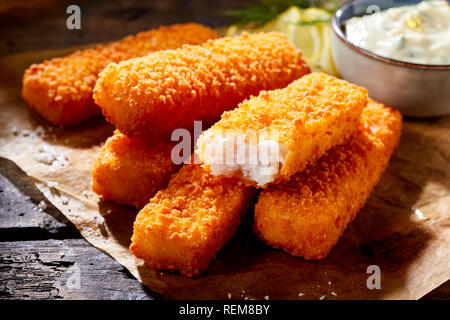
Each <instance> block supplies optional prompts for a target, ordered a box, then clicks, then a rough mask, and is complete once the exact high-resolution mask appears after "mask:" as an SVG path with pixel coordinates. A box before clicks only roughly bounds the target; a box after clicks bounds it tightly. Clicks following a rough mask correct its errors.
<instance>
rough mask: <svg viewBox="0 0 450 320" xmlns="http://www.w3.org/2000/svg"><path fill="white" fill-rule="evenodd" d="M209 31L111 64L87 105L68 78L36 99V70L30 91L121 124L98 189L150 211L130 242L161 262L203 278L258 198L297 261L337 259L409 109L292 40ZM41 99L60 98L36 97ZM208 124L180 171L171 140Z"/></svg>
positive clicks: (267, 229)
mask: <svg viewBox="0 0 450 320" xmlns="http://www.w3.org/2000/svg"><path fill="white" fill-rule="evenodd" d="M185 27H186V28H191V27H193V26H192V25H190V26H185ZM195 27H196V28H204V30H203V31H204V32H203V33H202V32H200V33H194V32H192V33H187V34H186V37H185V38H184V41H185V42H186V44H184V45H183V46H181V45H178V46H176V45H170V47H166V46H161V47H160V48H159V49H161V50H159V51H156V50H157V49H156V48H155V46H154V47H153V49H152V50H151V51H154V52H151V53H146V54H145V55H144V54H136V55H135V56H138V55H140V57H136V58H134V57H133V58H132V59H129V60H124V59H120V60H114V61H109V62H110V63H109V64H106V63H103V64H102V66H101V67H99V68H97V69H96V73H95V76H94V77H95V80H96V82H95V86H90V87H89V88H90V89H89V90H87V91H89V93H86V96H89V97H88V98H83V99H84V100H83V99H81V98H79V97H77V96H75V97H74V98H73V99H72V101H69V100H70V98H69V97H71V96H70V95H68V96H62V97H61V95H63V93H64V92H66V91H65V89H64V88H62V89H61V90H59V88H56V87H58V84H55V82H57V80H55V79H52V80H51V81H50V80H49V79H46V80H45V81H44V80H42V79H41V80H40V81H41V82H45V86H44V85H42V86H41V87H40V89H39V90H40V91H41V92H39V93H34V94H30V92H29V91H30V90H31V91H33V90H34V91H36V92H38V91H39V90H38V89H30V86H31V85H30V84H28V83H30V82H32V83H34V86H36V85H37V84H36V83H37V82H39V78H40V77H42V76H40V77H39V76H38V77H37V78H38V80H36V79H32V80H30V79H29V78H30V77H31V74H33V76H34V77H35V78H36V72H34V73H33V72H32V71H30V70H29V71H27V73H26V74H25V76H24V98H25V99H26V100H27V101H28V102H29V103H30V105H31V106H32V107H33V108H35V109H36V110H38V112H41V114H42V115H43V116H44V117H46V118H47V119H49V120H50V121H52V122H53V123H57V121H55V120H54V119H66V118H67V117H69V116H68V115H64V116H62V114H64V113H65V111H64V109H65V108H67V109H71V108H72V107H71V105H73V104H74V103H75V102H74V101H77V102H80V101H81V100H83V103H84V104H82V103H81V104H78V105H77V107H76V108H75V109H80V110H81V109H83V108H84V109H86V110H87V109H89V108H90V107H87V106H86V104H88V105H94V106H95V108H98V109H99V110H101V112H102V113H103V115H104V116H105V117H106V119H107V120H108V121H109V122H111V123H112V124H114V125H115V126H116V128H117V130H116V131H115V133H114V135H113V136H112V137H111V138H109V139H108V140H107V141H106V143H105V145H104V146H103V148H102V149H101V151H100V153H99V155H98V158H97V160H96V162H95V165H94V169H93V173H92V176H93V189H94V191H95V192H96V193H98V194H99V195H101V196H102V197H103V198H104V199H107V200H112V201H114V202H116V203H119V204H124V205H130V206H135V207H137V208H138V209H140V211H139V213H138V215H137V217H136V221H135V223H134V234H133V237H132V243H131V246H130V250H131V251H132V252H133V253H134V254H135V255H136V256H137V257H139V258H142V259H143V260H144V261H145V262H146V263H147V264H148V265H150V266H151V267H153V268H155V269H157V270H169V271H177V272H179V273H181V274H183V275H186V276H190V277H193V276H198V275H200V274H201V273H202V272H203V271H204V270H206V269H207V267H208V265H209V264H210V263H211V261H212V260H213V259H214V258H215V254H216V253H217V252H218V251H219V250H220V249H221V248H222V247H223V246H224V245H225V244H226V243H227V242H228V240H229V239H230V238H231V237H232V236H233V234H234V233H235V232H236V230H237V228H238V226H239V224H240V222H241V218H242V216H243V215H245V214H247V213H248V212H249V211H250V208H252V207H253V205H254V204H255V203H256V204H255V205H254V207H255V209H254V226H253V231H254V233H255V234H256V235H257V236H258V238H259V239H261V240H262V241H264V242H266V243H267V244H269V245H270V246H272V247H274V248H279V249H282V250H284V251H286V252H288V253H289V254H292V255H294V256H299V257H303V258H305V259H314V260H316V259H322V258H325V257H326V256H327V254H328V253H329V251H330V250H331V249H332V247H333V246H334V245H335V244H336V243H337V242H338V240H339V237H340V236H341V235H342V233H343V232H344V230H345V228H346V226H347V225H348V224H349V223H350V222H351V221H352V220H353V219H354V217H355V215H356V214H357V212H358V211H359V210H360V209H361V208H362V206H363V205H364V203H365V202H366V200H367V198H368V197H369V195H370V193H371V191H372V190H373V188H374V187H375V185H376V184H377V182H378V181H379V179H380V177H381V174H382V173H383V171H384V170H385V168H386V167H387V165H388V162H389V159H390V157H391V155H392V153H393V152H394V150H395V148H396V147H397V144H398V141H399V137H400V133H401V116H400V114H399V113H398V112H397V111H394V110H393V109H391V108H390V107H387V106H384V105H382V104H380V103H377V102H375V101H372V100H371V99H370V98H369V97H368V93H367V91H366V90H365V89H364V88H361V87H358V86H356V85H354V84H351V83H348V82H346V81H344V80H340V79H338V78H335V77H332V76H328V75H325V74H322V73H310V68H309V67H308V65H307V64H306V63H305V61H304V60H303V58H302V53H301V51H300V50H298V49H297V48H295V46H293V45H292V44H291V43H289V42H288V40H287V38H286V37H285V36H283V35H281V34H278V33H259V34H251V35H250V34H246V33H244V34H242V35H240V36H237V37H233V38H217V39H215V38H216V36H215V35H214V34H213V32H212V31H211V30H209V29H208V28H206V27H202V26H198V25H195ZM180 28H181V27H180ZM160 30H162V31H161V32H164V30H166V29H160ZM162 38H164V37H162ZM177 47H178V48H177ZM69 57H70V56H69ZM69 57H66V58H63V59H69ZM105 60H106V58H105ZM121 60H124V61H121ZM77 63H78V62H77V61H76V60H70V62H68V61H65V62H64V64H65V65H72V64H73V67H75V66H76V65H77ZM50 64H52V62H50ZM54 64H56V65H59V62H54ZM33 68H35V69H36V68H37V69H38V70H41V69H42V70H43V71H39V72H41V74H45V70H46V68H45V67H43V66H41V67H36V66H35V67H31V68H30V69H33ZM52 69H54V70H53V71H52V75H53V76H55V75H57V74H58V72H57V71H55V70H56V69H55V66H52ZM64 70H66V68H65V69H64ZM65 72H67V71H65ZM60 76H61V77H62V78H64V74H63V73H60ZM51 85H53V86H56V87H55V88H52V89H49V86H51ZM92 88H93V89H92ZM45 90H47V94H44V93H43V92H45ZM60 91H61V92H60ZM38 95H39V96H44V95H45V96H46V99H38V100H33V98H32V97H33V96H38ZM58 95H59V97H60V98H58V99H56V98H57V97H58ZM61 99H62V100H63V101H64V103H63V104H61V105H59V104H58V101H60V100H61ZM87 100H91V101H90V102H89V103H86V101H87ZM36 101H40V102H39V103H41V105H39V103H38V102H36ZM67 101H69V102H67ZM66 102H67V103H66ZM54 105H58V106H59V107H55V108H53V106H54ZM52 108H53V109H52ZM72 109H73V108H72ZM40 110H46V111H45V112H44V111H40ZM68 112H72V111H68ZM91 113H92V112H90V111H89V112H88V111H83V112H78V114H83V116H80V118H79V119H78V120H77V121H67V120H64V121H63V122H64V123H62V124H65V123H75V122H79V120H81V119H84V118H86V116H85V115H87V114H91ZM50 114H51V115H50ZM53 114H55V116H53ZM52 119H53V120H52ZM194 121H202V122H203V123H204V124H205V127H208V126H209V125H211V124H212V126H211V127H209V129H207V130H205V131H203V132H202V134H201V135H200V137H199V138H198V140H197V141H195V144H196V148H195V152H193V153H192V155H191V156H189V157H187V159H186V161H185V164H184V165H182V166H181V168H180V165H179V164H178V163H176V162H175V161H174V157H173V151H174V148H173V147H174V145H175V142H174V141H171V134H172V133H173V132H174V131H175V130H177V129H186V130H187V131H188V132H192V129H193V127H194Z"/></svg>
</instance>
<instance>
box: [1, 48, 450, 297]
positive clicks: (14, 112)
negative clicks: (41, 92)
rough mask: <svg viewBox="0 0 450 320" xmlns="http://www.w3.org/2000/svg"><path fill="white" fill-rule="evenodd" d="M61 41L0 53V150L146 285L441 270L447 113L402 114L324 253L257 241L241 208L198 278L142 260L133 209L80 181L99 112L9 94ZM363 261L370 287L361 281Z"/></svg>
mask: <svg viewBox="0 0 450 320" xmlns="http://www.w3.org/2000/svg"><path fill="white" fill-rule="evenodd" d="M72 50H73V49H72ZM72 50H69V51H72ZM69 51H67V50H59V51H42V52H31V53H25V54H18V55H13V56H9V57H6V58H3V59H1V60H0V70H1V73H0V86H1V87H0V108H1V117H0V156H2V157H5V158H8V159H10V160H12V161H14V162H15V163H16V164H17V165H18V166H19V167H20V168H22V170H24V171H25V172H26V173H27V174H28V175H29V176H31V177H32V178H34V179H35V181H36V185H37V186H38V188H39V189H40V190H41V191H42V192H43V193H44V194H45V196H46V197H47V198H48V200H49V201H50V202H51V203H52V204H53V205H54V206H56V207H57V208H58V209H59V210H61V212H62V213H63V214H64V215H65V216H66V217H67V218H68V219H69V220H70V221H72V223H73V224H74V225H75V226H76V227H77V228H78V229H79V231H80V232H81V234H82V235H83V237H84V238H85V239H86V240H87V241H88V242H90V243H91V244H92V245H94V246H95V247H97V248H98V249H100V250H102V251H104V252H106V253H108V254H109V255H111V256H112V257H113V258H114V259H116V260H117V261H118V262H120V263H121V264H122V265H123V266H124V267H125V268H127V269H128V270H129V271H130V272H131V274H133V276H135V277H136V279H138V280H139V281H140V282H142V283H143V284H145V285H146V286H147V287H148V288H150V289H151V290H153V291H156V292H159V293H162V295H163V296H164V297H166V298H169V299H418V298H420V297H422V296H424V295H425V294H426V293H428V292H430V291H431V290H433V289H434V288H436V287H437V286H439V285H441V284H442V283H444V282H445V281H447V280H448V279H450V259H449V257H450V116H447V117H442V118H436V119H428V120H405V121H404V129H403V135H402V139H401V143H400V146H399V149H398V150H397V151H396V152H395V154H394V156H393V157H392V159H391V162H390V165H389V168H388V169H387V171H386V172H385V174H384V175H383V177H382V179H381V181H380V182H379V184H378V186H377V187H376V190H375V191H374V192H373V194H372V195H371V197H370V199H369V200H368V201H367V204H366V206H365V207H364V208H363V209H362V210H361V211H360V212H359V214H358V215H357V217H356V219H355V221H354V222H352V223H351V224H350V225H349V226H348V228H347V230H346V231H345V233H344V235H343V236H342V237H341V239H340V240H339V243H338V244H337V245H336V247H335V248H333V250H332V251H331V253H330V254H329V256H328V257H327V258H326V259H323V260H320V261H305V260H303V259H301V258H295V257H292V256H290V255H288V254H286V253H284V252H282V251H278V250H274V249H272V248H270V247H269V246H267V245H265V244H264V243H262V242H260V241H258V240H257V239H256V237H255V236H254V235H253V233H252V232H251V224H252V217H251V212H250V213H249V215H248V216H247V217H246V218H245V219H244V221H243V223H242V225H241V227H240V229H239V231H238V232H237V234H236V235H235V237H234V238H233V239H232V240H231V241H230V242H229V243H228V244H227V245H226V246H225V247H224V248H223V249H222V250H221V251H220V252H219V253H218V254H217V259H216V260H215V261H214V262H213V263H212V264H211V266H210V267H209V268H208V270H207V271H205V272H204V273H203V274H202V275H201V276H200V277H198V278H194V279H190V278H186V277H183V276H180V275H178V274H176V273H169V272H159V271H156V270H153V269H151V268H150V267H148V266H146V265H145V264H144V263H143V261H142V260H140V259H137V258H135V257H134V256H133V255H132V254H131V252H130V251H129V250H128V246H129V244H130V237H131V234H132V224H133V221H134V218H135V215H136V213H137V210H135V209H133V208H128V207H123V206H118V205H115V204H114V203H111V202H106V201H103V200H101V199H100V198H99V197H98V196H97V195H95V194H94V193H93V192H92V191H91V168H92V163H93V161H94V159H95V156H96V153H97V151H98V149H99V148H100V146H101V144H102V143H103V142H104V141H105V140H106V138H107V137H108V136H110V135H112V132H113V129H114V128H113V127H112V126H111V125H110V124H108V123H106V122H105V121H104V119H103V118H102V117H97V118H94V119H92V120H91V121H88V122H86V123H85V124H83V125H81V126H78V127H75V128H69V129H63V128H56V127H52V126H50V125H48V124H47V123H46V122H45V121H44V120H42V119H41V118H39V116H38V115H37V114H36V113H34V112H33V111H31V110H30V109H29V108H28V107H27V105H26V103H25V102H24V101H23V100H22V99H21V97H20V92H21V79H22V74H23V72H24V70H25V68H26V67H28V66H29V65H30V64H31V63H35V62H41V61H42V60H43V59H45V58H50V57H53V56H60V55H63V54H67V53H68V52H69ZM373 265H375V266H378V267H379V270H380V275H381V279H380V280H381V282H380V289H377V288H372V287H371V286H370V284H372V285H373V284H376V282H374V279H373V277H371V276H372V273H371V272H373V271H371V272H369V273H368V268H369V266H373ZM371 268H373V267H371ZM371 268H369V271H370V270H373V269H371ZM375 269H376V267H375ZM81 272H83V270H81ZM368 283H369V286H368V285H367V284H368ZM369 287H370V288H372V289H370V288H369Z"/></svg>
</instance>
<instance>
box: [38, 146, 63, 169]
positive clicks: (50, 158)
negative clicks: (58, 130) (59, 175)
mask: <svg viewBox="0 0 450 320" xmlns="http://www.w3.org/2000/svg"><path fill="white" fill-rule="evenodd" d="M34 159H35V160H36V161H37V162H40V163H43V164H47V165H51V166H60V167H63V166H65V165H67V160H68V158H67V155H66V154H65V153H64V152H63V153H61V152H58V150H56V149H55V148H54V147H52V146H49V145H46V144H44V143H41V144H40V145H39V147H38V151H37V152H36V153H35V154H34Z"/></svg>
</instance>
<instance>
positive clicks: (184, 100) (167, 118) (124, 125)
mask: <svg viewBox="0 0 450 320" xmlns="http://www.w3.org/2000/svg"><path fill="white" fill-rule="evenodd" d="M309 72H310V69H309V67H308V66H307V65H306V63H305V61H304V60H303V59H302V54H301V51H300V50H298V49H296V48H295V46H294V45H292V44H291V43H289V41H288V39H287V37H286V36H284V35H282V34H278V33H273V32H271V33H261V34H252V35H250V34H243V35H241V36H238V37H233V38H221V39H217V40H210V41H208V42H207V43H205V44H203V45H202V46H188V45H186V46H183V48H180V49H177V50H166V51H159V52H155V53H152V54H150V55H148V56H145V57H141V58H136V59H131V60H128V61H123V62H121V63H119V64H114V63H113V64H110V65H109V66H108V67H107V68H105V70H103V72H102V73H101V75H100V77H99V80H98V82H97V84H96V86H95V89H94V100H95V102H96V103H97V104H98V105H99V106H100V107H101V108H102V112H103V114H104V115H105V116H106V118H107V120H108V121H110V122H111V123H113V124H114V125H116V127H117V128H118V129H119V130H120V131H121V132H123V133H125V134H126V135H128V136H136V135H146V136H148V135H160V134H167V133H171V132H172V131H173V130H174V129H177V128H191V127H192V126H193V121H194V120H203V121H206V122H212V121H215V120H217V119H218V118H219V117H220V115H221V114H222V112H223V111H225V110H230V109H232V108H234V107H236V105H237V104H238V103H239V102H241V101H242V100H244V99H245V98H248V97H249V96H250V95H254V94H257V93H258V92H259V91H260V90H263V89H267V90H271V89H276V88H282V87H284V86H286V85H287V84H288V83H290V82H291V81H293V80H295V79H297V78H299V77H301V76H303V75H304V74H306V73H309Z"/></svg>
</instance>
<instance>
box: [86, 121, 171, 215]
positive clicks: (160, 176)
mask: <svg viewBox="0 0 450 320" xmlns="http://www.w3.org/2000/svg"><path fill="white" fill-rule="evenodd" d="M171 149H172V144H171V143H169V142H165V141H159V142H158V141H154V140H148V139H139V138H128V137H127V136H125V135H124V134H122V133H120V132H119V131H118V130H116V131H115V132H114V135H113V136H112V137H110V138H109V139H108V140H107V141H106V143H105V145H104V146H103V147H102V149H101V150H100V152H99V154H98V156H97V159H96V161H95V163H94V168H93V171H92V189H93V190H94V192H96V193H97V194H98V195H100V196H102V197H103V198H104V199H107V200H112V201H114V202H116V203H119V204H124V205H129V206H135V207H136V208H138V209H141V208H142V207H144V206H145V205H146V204H147V203H148V202H149V201H150V199H151V197H153V196H154V195H155V193H156V192H158V191H159V190H161V189H163V188H165V187H166V186H167V184H168V183H169V179H170V176H171V175H172V174H173V173H175V172H176V171H177V170H178V169H179V166H177V165H175V164H174V163H173V162H172V159H171Z"/></svg>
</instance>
